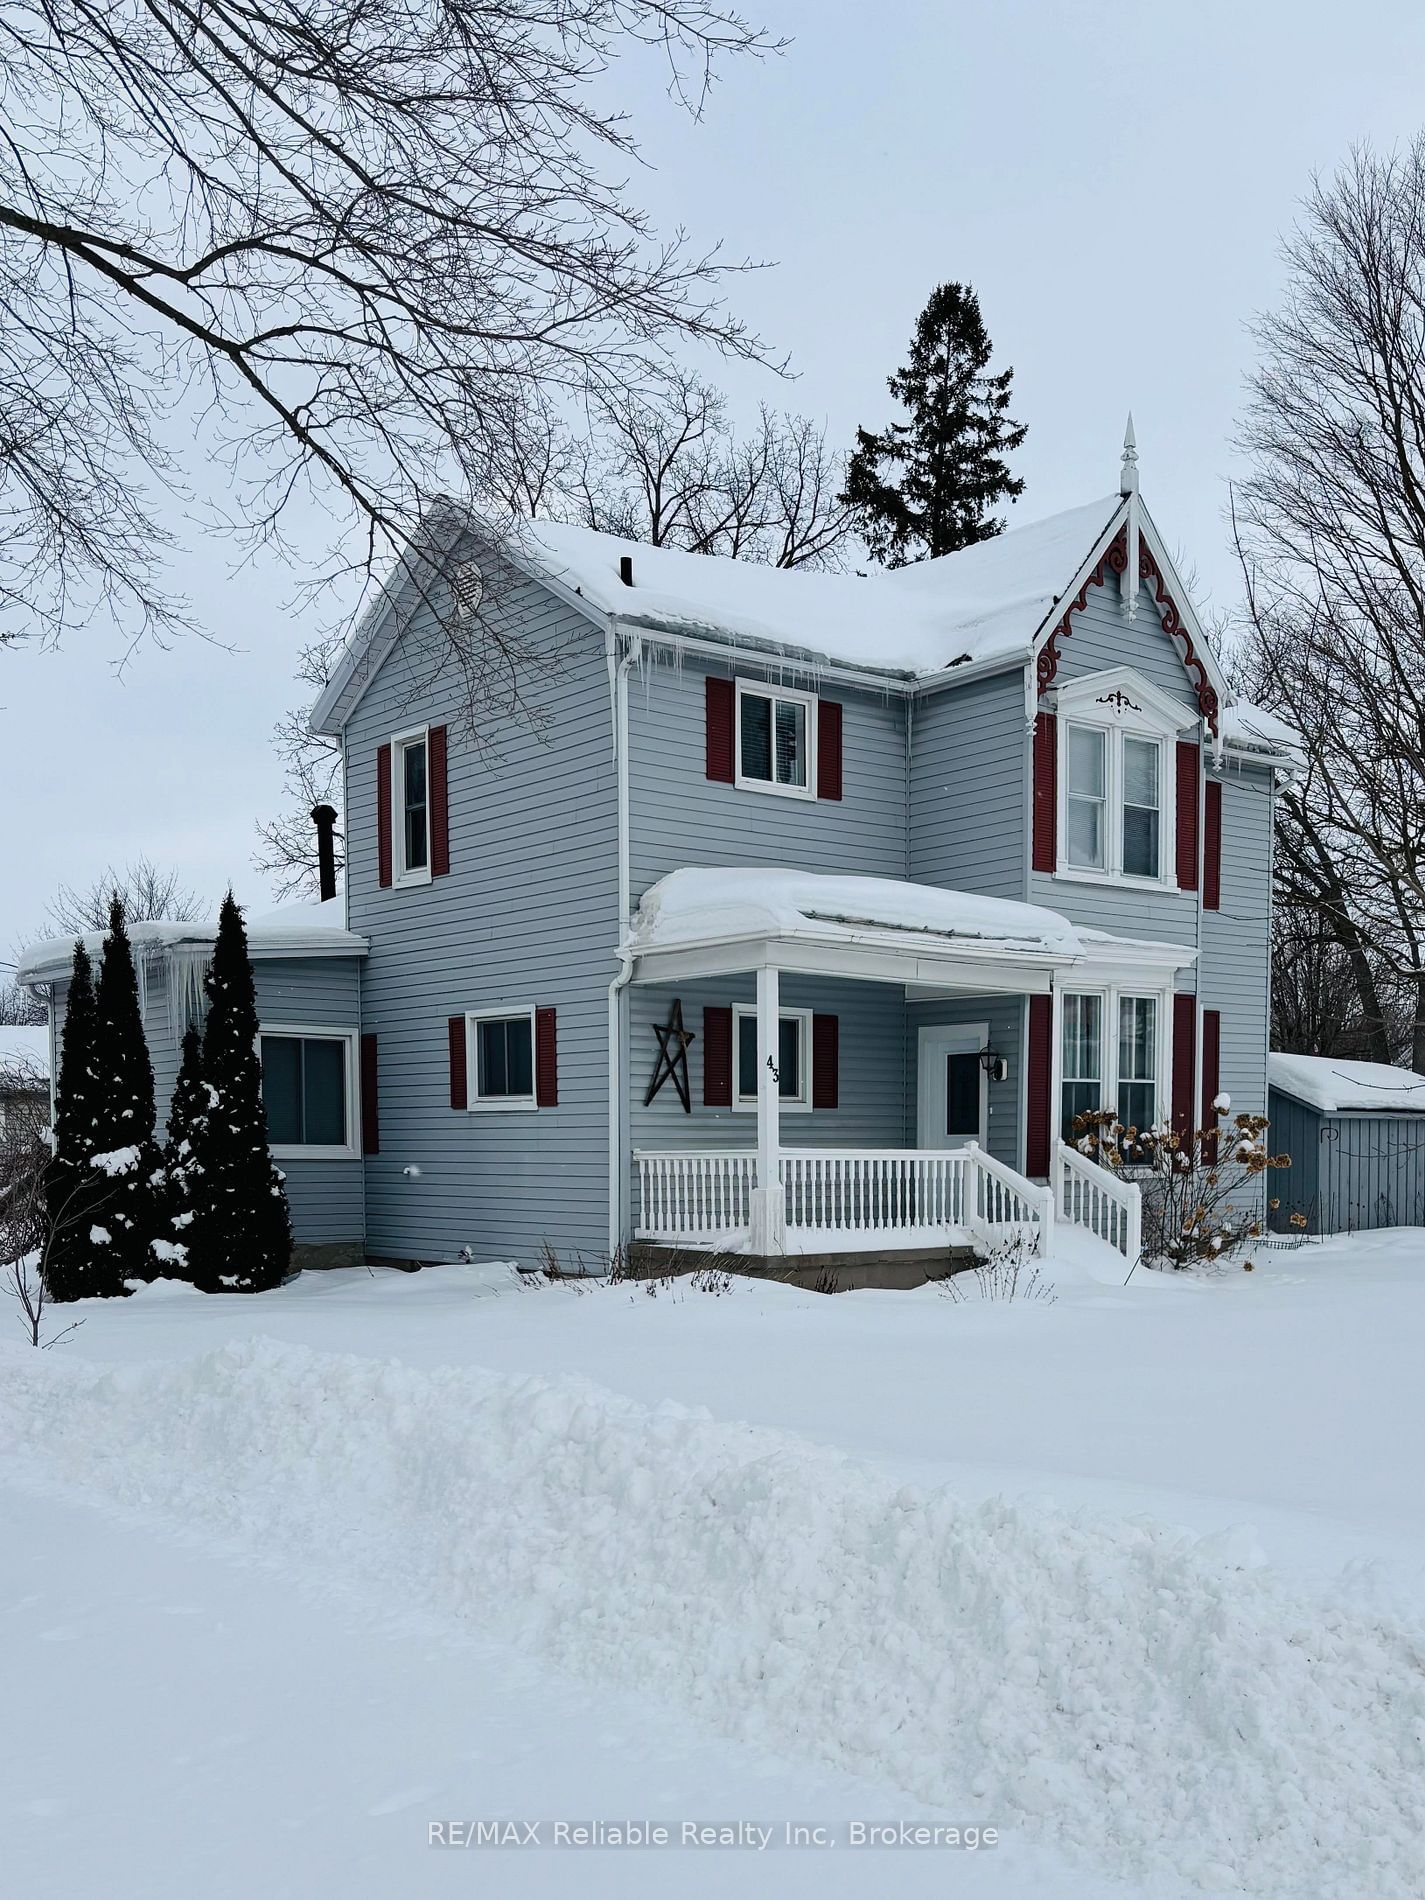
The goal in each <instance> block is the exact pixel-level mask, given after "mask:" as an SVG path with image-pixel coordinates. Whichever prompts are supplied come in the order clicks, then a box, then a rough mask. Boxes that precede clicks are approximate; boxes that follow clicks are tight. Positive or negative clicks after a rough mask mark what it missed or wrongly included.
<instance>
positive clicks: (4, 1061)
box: [0, 1023, 49, 1086]
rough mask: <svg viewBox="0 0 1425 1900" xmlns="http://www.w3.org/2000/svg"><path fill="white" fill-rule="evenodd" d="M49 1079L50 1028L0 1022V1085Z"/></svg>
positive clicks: (36, 1024)
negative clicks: (33, 1079)
mask: <svg viewBox="0 0 1425 1900" xmlns="http://www.w3.org/2000/svg"><path fill="white" fill-rule="evenodd" d="M27 1076H33V1077H34V1078H35V1080H36V1081H37V1082H40V1083H45V1082H47V1081H48V1079H49V1027H48V1025H47V1024H45V1023H0V1086H3V1085H4V1084H6V1083H10V1084H13V1082H14V1081H15V1079H16V1078H17V1077H27Z"/></svg>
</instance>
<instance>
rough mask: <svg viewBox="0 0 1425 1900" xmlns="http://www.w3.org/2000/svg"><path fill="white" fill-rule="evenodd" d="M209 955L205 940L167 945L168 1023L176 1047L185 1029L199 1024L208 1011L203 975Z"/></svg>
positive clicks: (210, 950)
mask: <svg viewBox="0 0 1425 1900" xmlns="http://www.w3.org/2000/svg"><path fill="white" fill-rule="evenodd" d="M212 958H213V952H212V947H211V945H209V944H206V943H175V944H170V945H169V947H168V955H167V966H168V967H167V976H168V998H167V1000H168V1026H169V1031H170V1033H171V1035H172V1037H173V1042H174V1047H175V1048H176V1047H177V1046H178V1044H179V1043H181V1042H182V1040H183V1037H184V1034H185V1032H186V1031H187V1030H188V1029H189V1028H190V1027H191V1026H192V1025H193V1024H194V1023H201V1022H202V1020H203V1017H204V1016H205V1014H206V1013H207V1007H208V999H207V995H206V993H205V992H204V989H203V978H204V977H205V976H206V975H207V973H208V965H209V963H211V962H212Z"/></svg>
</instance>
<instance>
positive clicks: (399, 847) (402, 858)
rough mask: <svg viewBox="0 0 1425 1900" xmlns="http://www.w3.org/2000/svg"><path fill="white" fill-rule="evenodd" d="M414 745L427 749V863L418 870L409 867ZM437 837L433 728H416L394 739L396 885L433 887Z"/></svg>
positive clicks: (393, 856)
mask: <svg viewBox="0 0 1425 1900" xmlns="http://www.w3.org/2000/svg"><path fill="white" fill-rule="evenodd" d="M414 745H421V746H424V747H425V754H426V861H425V863H424V864H423V865H418V866H416V868H415V869H414V870H412V869H411V868H409V867H408V866H407V864H406V795H405V785H406V770H405V767H406V753H407V752H408V751H409V750H410V748H411V747H412V746H414ZM433 842H434V834H433V832H432V829H431V822H430V727H429V726H413V727H412V728H411V730H410V731H409V732H398V733H396V734H394V735H393V737H392V739H391V882H392V884H398V885H399V884H429V883H430V880H431V869H430V860H431V846H432V844H433Z"/></svg>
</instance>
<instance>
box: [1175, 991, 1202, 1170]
mask: <svg viewBox="0 0 1425 1900" xmlns="http://www.w3.org/2000/svg"><path fill="white" fill-rule="evenodd" d="M1196 1071H1197V998H1196V997H1195V996H1193V995H1191V994H1190V993H1189V992H1188V991H1186V990H1179V991H1178V993H1177V995H1176V996H1174V998H1173V1132H1174V1133H1175V1134H1176V1135H1177V1137H1178V1139H1179V1141H1182V1142H1186V1141H1188V1140H1189V1138H1190V1137H1191V1135H1192V1112H1193V1106H1194V1104H1195V1102H1196V1100H1197V1088H1196V1084H1195V1077H1196Z"/></svg>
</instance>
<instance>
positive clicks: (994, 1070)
mask: <svg viewBox="0 0 1425 1900" xmlns="http://www.w3.org/2000/svg"><path fill="white" fill-rule="evenodd" d="M980 1067H981V1068H982V1069H983V1070H984V1072H985V1074H986V1075H987V1076H988V1077H989V1078H990V1080H991V1082H1003V1081H1005V1080H1006V1079H1007V1078H1008V1076H1009V1063H1008V1062H1007V1061H1006V1059H1005V1058H1004V1057H1003V1056H1002V1055H1001V1054H1000V1052H999V1050H998V1049H995V1048H992V1047H990V1046H989V1045H988V1044H987V1045H986V1046H985V1048H983V1049H981V1051H980Z"/></svg>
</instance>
